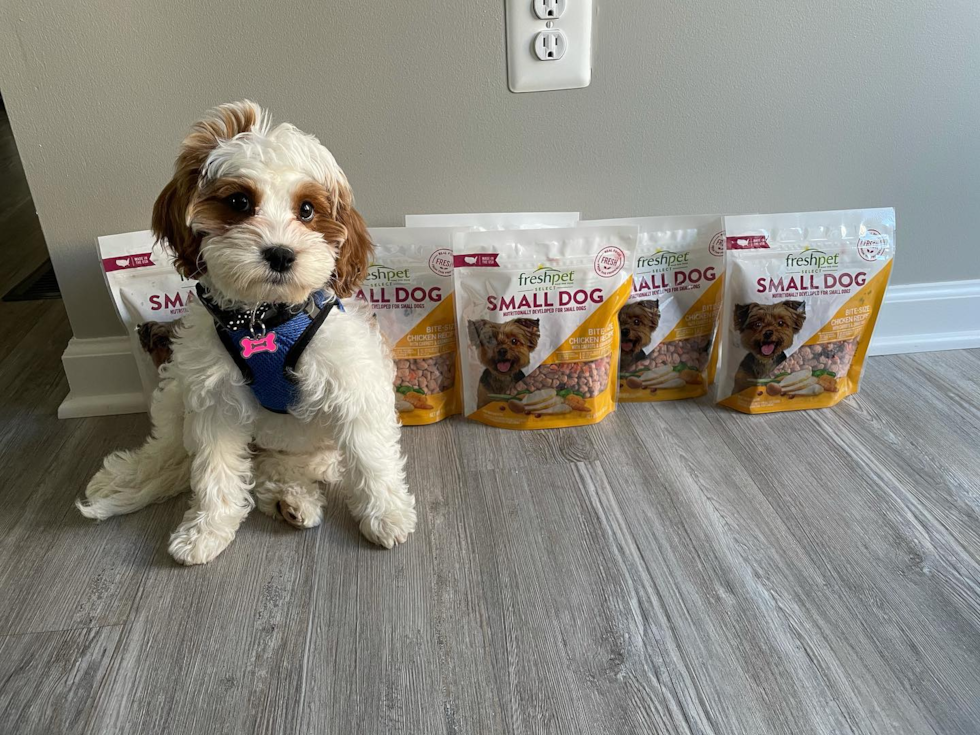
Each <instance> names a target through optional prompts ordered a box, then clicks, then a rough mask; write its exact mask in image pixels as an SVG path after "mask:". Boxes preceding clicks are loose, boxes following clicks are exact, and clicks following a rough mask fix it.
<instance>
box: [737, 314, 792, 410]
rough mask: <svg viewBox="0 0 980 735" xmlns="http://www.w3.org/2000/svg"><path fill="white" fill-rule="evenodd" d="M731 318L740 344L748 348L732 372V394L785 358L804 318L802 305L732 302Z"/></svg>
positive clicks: (777, 365)
mask: <svg viewBox="0 0 980 735" xmlns="http://www.w3.org/2000/svg"><path fill="white" fill-rule="evenodd" d="M734 317H735V329H736V331H738V333H739V335H740V337H741V341H742V347H744V348H745V349H747V350H748V351H749V354H747V355H746V356H745V359H744V360H742V362H741V364H740V365H739V366H738V370H737V371H736V372H735V389H734V391H733V393H741V392H742V391H743V390H745V389H746V388H749V387H751V386H753V385H755V384H756V383H755V381H756V380H759V379H761V378H765V377H768V376H769V375H771V374H772V373H773V371H774V370H775V368H777V367H779V365H781V364H782V363H784V362H785V361H786V352H785V350H787V349H789V348H790V347H791V346H792V345H793V338H794V337H795V336H796V335H797V334H798V333H799V331H800V330H801V329H803V323H804V322H805V321H806V304H805V303H804V302H802V301H780V302H779V303H778V304H755V303H752V304H736V305H735V313H734Z"/></svg>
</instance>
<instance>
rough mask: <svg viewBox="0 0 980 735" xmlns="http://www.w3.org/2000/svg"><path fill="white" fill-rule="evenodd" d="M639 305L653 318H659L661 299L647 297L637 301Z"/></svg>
mask: <svg viewBox="0 0 980 735" xmlns="http://www.w3.org/2000/svg"><path fill="white" fill-rule="evenodd" d="M637 305H638V306H639V307H640V308H641V309H643V310H644V311H645V312H646V313H647V314H649V315H650V316H651V317H652V318H657V317H659V316H660V299H647V300H645V301H639V302H637Z"/></svg>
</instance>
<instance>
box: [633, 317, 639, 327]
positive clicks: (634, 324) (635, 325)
mask: <svg viewBox="0 0 980 735" xmlns="http://www.w3.org/2000/svg"><path fill="white" fill-rule="evenodd" d="M633 326H634V327H638V326H640V320H639V319H634V320H633Z"/></svg>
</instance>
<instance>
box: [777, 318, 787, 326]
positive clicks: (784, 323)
mask: <svg viewBox="0 0 980 735" xmlns="http://www.w3.org/2000/svg"><path fill="white" fill-rule="evenodd" d="M776 323H777V324H778V325H779V326H781V327H785V326H786V322H784V321H783V320H782V319H780V320H779V321H778V322H776Z"/></svg>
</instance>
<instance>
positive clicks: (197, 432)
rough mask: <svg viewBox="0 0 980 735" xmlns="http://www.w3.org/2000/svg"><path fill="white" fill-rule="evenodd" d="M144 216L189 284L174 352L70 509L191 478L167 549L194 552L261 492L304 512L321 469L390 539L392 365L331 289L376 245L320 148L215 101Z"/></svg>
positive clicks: (111, 509)
mask: <svg viewBox="0 0 980 735" xmlns="http://www.w3.org/2000/svg"><path fill="white" fill-rule="evenodd" d="M153 232H154V234H155V235H156V237H157V238H158V239H159V240H161V241H165V242H166V244H167V246H168V247H169V248H170V250H171V251H172V252H173V254H174V258H175V266H176V268H177V270H178V271H179V272H180V273H181V274H183V275H184V276H187V277H188V278H197V279H198V280H199V286H198V298H197V299H195V300H194V302H193V304H192V305H191V307H190V311H189V313H188V314H187V315H185V316H184V318H183V319H182V320H181V323H180V325H179V326H178V327H177V328H176V330H175V332H174V334H173V337H172V356H171V357H170V359H169V361H166V356H165V354H164V352H161V360H162V361H164V364H163V365H162V367H161V369H160V374H161V382H160V387H159V388H158V389H157V391H156V393H155V394H154V397H153V404H152V407H151V409H150V415H151V418H152V421H153V430H152V433H151V435H150V438H149V439H148V440H147V441H146V443H145V444H144V445H143V446H142V447H141V448H140V449H138V450H136V451H124V452H116V453H114V454H111V455H109V456H108V457H107V458H106V460H105V464H104V466H103V468H102V469H101V470H100V471H99V472H98V473H97V474H96V475H95V477H93V478H92V480H91V482H89V484H88V487H87V488H86V490H85V497H84V498H82V499H80V500H79V501H78V503H77V505H78V507H79V510H81V512H82V514H83V515H85V516H87V517H89V518H95V519H99V520H101V519H104V518H108V517H109V516H114V515H119V514H122V513H132V512H133V511H136V510H139V509H140V508H142V507H144V506H146V505H148V504H150V503H154V502H158V501H161V500H164V499H165V498H168V497H171V496H174V495H177V494H178V493H181V492H183V491H185V490H186V489H188V487H189V488H190V490H191V493H192V497H191V502H190V508H189V509H188V511H187V513H186V515H185V516H184V519H183V521H182V523H181V524H180V526H179V527H178V528H177V530H176V531H174V533H173V535H172V536H171V538H170V545H169V550H170V554H171V555H172V556H173V557H174V559H176V560H177V561H178V562H181V563H182V564H203V563H205V562H208V561H210V560H211V559H213V558H214V557H216V556H217V555H218V554H220V553H221V552H222V551H223V550H224V549H225V548H226V547H227V546H228V544H230V543H231V541H232V540H233V539H234V537H235V532H236V530H237V529H238V526H239V524H241V522H242V520H243V519H244V518H245V516H246V515H248V513H249V511H250V510H251V509H252V506H253V505H254V504H255V503H256V502H257V503H258V506H259V508H260V510H262V511H263V512H265V513H267V514H269V515H271V516H273V517H276V518H284V519H285V520H287V521H288V522H289V523H291V524H292V525H294V526H298V527H303V528H306V527H312V526H316V525H317V524H319V523H320V521H321V519H322V514H323V511H322V500H323V498H322V497H321V489H320V483H321V482H324V483H332V482H336V481H339V482H340V483H341V484H342V486H343V488H344V490H345V492H346V498H347V503H348V505H349V507H350V510H351V513H353V515H354V517H355V518H356V519H357V521H358V522H359V524H360V529H361V533H363V534H364V536H366V537H367V538H368V539H369V540H370V541H372V542H374V543H376V544H380V545H382V546H385V547H387V548H390V547H392V546H393V545H395V544H397V543H400V542H403V541H405V540H406V539H407V538H408V535H409V534H410V533H411V532H412V531H413V530H414V529H415V499H414V497H413V496H412V495H410V494H409V493H408V488H407V487H406V481H405V467H404V458H403V456H402V454H401V450H400V448H399V443H398V440H399V428H398V422H397V419H396V415H395V406H394V400H395V399H394V393H393V391H392V390H391V384H392V380H393V379H394V364H393V363H392V360H391V358H390V356H389V354H388V352H387V349H386V347H385V345H384V343H383V340H382V337H381V335H380V334H379V332H378V330H377V329H376V328H374V327H373V326H372V324H371V320H370V319H369V318H368V317H367V316H366V315H365V314H364V313H363V311H360V310H356V309H352V310H349V311H348V310H345V309H344V306H343V304H342V303H341V302H340V301H339V299H338V297H345V296H349V295H350V294H351V293H352V291H353V289H354V287H355V286H356V285H357V284H358V283H359V282H360V281H361V280H362V279H363V277H364V274H365V271H366V269H367V266H368V263H369V261H370V258H371V253H372V246H371V242H370V239H369V237H368V234H367V230H366V228H365V225H364V221H363V220H362V219H361V216H360V215H359V214H358V213H357V211H356V210H355V209H354V207H353V200H352V196H351V190H350V186H349V185H348V183H347V178H346V177H345V175H344V172H343V171H342V170H341V169H340V167H339V166H338V165H337V162H336V161H335V160H334V157H333V156H332V155H331V154H330V152H329V151H328V150H327V149H326V148H324V147H323V146H322V145H320V143H319V141H318V140H317V139H316V138H314V137H313V136H312V135H307V134H306V133H303V132H301V131H299V130H297V129H296V128H295V127H293V126H292V125H288V124H281V125H276V126H273V125H271V124H270V122H269V120H268V119H267V118H266V116H265V113H264V112H263V111H262V110H261V109H260V108H259V107H258V106H257V105H255V104H253V103H251V102H248V101H245V102H239V103H234V104H228V105H223V106H221V107H218V108H217V109H215V110H214V111H213V112H211V113H210V114H209V115H208V116H207V117H206V118H205V119H204V120H202V121H201V122H199V123H197V124H196V125H195V126H194V127H193V129H192V130H191V133H190V134H189V135H188V136H187V138H186V139H185V140H184V142H183V144H182V145H181V148H180V153H179V155H178V157H177V162H176V165H175V171H174V177H173V180H172V181H171V182H170V183H169V184H167V185H166V187H165V188H164V190H163V192H162V193H161V194H160V196H159V198H158V199H157V201H156V204H155V206H154V209H153ZM157 336H158V338H159V339H160V340H161V342H160V344H159V346H160V348H161V349H163V348H165V346H166V345H165V341H166V337H167V335H165V334H161V335H157ZM145 337H146V339H147V340H148V341H149V342H150V343H151V346H152V345H153V337H154V335H153V334H152V333H151V334H147V335H145ZM253 492H254V499H253V494H252V493H253Z"/></svg>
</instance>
